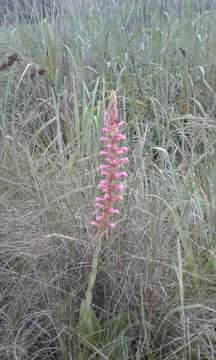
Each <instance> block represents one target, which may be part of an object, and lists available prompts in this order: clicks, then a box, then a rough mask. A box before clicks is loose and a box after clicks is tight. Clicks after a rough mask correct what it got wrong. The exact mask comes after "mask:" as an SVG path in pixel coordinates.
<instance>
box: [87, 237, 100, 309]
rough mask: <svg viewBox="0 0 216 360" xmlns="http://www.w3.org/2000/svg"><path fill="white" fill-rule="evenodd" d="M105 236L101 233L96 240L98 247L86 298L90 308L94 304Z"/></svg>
mask: <svg viewBox="0 0 216 360" xmlns="http://www.w3.org/2000/svg"><path fill="white" fill-rule="evenodd" d="M103 235H104V233H102V234H101V233H100V234H99V235H98V236H97V239H96V247H95V250H94V255H93V259H92V268H91V272H90V274H89V281H88V288H87V291H86V298H85V303H86V305H87V306H88V307H90V306H91V303H92V297H93V288H94V284H95V280H96V276H97V268H98V259H99V255H100V252H101V249H102V242H103Z"/></svg>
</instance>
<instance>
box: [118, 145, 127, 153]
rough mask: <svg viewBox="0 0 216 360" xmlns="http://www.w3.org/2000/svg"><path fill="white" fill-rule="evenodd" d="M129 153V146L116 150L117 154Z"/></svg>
mask: <svg viewBox="0 0 216 360" xmlns="http://www.w3.org/2000/svg"><path fill="white" fill-rule="evenodd" d="M127 151H128V147H127V146H122V147H119V148H118V149H116V152H117V154H124V153H125V152H127Z"/></svg>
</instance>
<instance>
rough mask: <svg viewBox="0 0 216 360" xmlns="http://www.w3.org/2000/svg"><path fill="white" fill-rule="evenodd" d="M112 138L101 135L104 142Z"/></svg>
mask: <svg viewBox="0 0 216 360" xmlns="http://www.w3.org/2000/svg"><path fill="white" fill-rule="evenodd" d="M109 140H110V139H109V138H108V137H106V136H101V137H100V141H103V142H108V141H109Z"/></svg>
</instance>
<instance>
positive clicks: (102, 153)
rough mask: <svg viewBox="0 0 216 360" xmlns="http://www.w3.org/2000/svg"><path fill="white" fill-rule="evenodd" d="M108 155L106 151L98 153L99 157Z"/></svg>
mask: <svg viewBox="0 0 216 360" xmlns="http://www.w3.org/2000/svg"><path fill="white" fill-rule="evenodd" d="M107 154H108V151H106V150H101V151H100V155H102V156H104V155H107Z"/></svg>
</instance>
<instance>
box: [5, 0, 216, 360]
mask: <svg viewBox="0 0 216 360" xmlns="http://www.w3.org/2000/svg"><path fill="white" fill-rule="evenodd" d="M81 5H82V1H80V2H78V5H77V7H72V6H71V7H70V6H69V4H67V5H65V6H66V9H67V12H66V13H64V17H63V16H62V13H60V15H59V16H57V18H55V19H50V20H48V19H47V20H46V21H44V20H41V19H39V18H37V16H38V14H37V13H35V18H37V23H36V24H32V23H31V24H24V23H18V22H17V23H16V26H14V28H13V31H12V32H11V27H10V26H9V25H8V26H6V25H5V26H4V28H2V32H1V35H0V64H1V63H4V62H7V59H8V56H9V55H11V54H12V53H17V54H18V56H19V61H18V62H17V63H16V64H13V65H12V66H11V67H10V68H7V69H3V70H2V71H0V84H1V87H0V203H1V205H0V245H1V246H0V260H1V262H0V288H1V291H0V358H1V359H3V360H17V359H20V360H24V359H32V360H36V359H37V360H41V359H51V360H52V359H53V360H56V359H59V360H60V359H68V360H71V359H75V360H78V359H79V360H81V359H82V360H86V359H111V360H119V359H122V360H123V359H124V360H126V359H131V360H135V359H141V360H156V359H161V360H165V359H172V360H174V359H177V360H178V359H184V360H200V359H203V360H206V359H211V360H213V359H215V357H216V347H215V344H216V332H215V329H216V316H215V314H216V300H215V285H216V277H215V276H216V265H215V264H216V263H215V214H216V212H215V205H216V192H215V190H214V188H215V174H216V172H215V169H216V168H215V143H216V140H215V134H216V131H215V130H216V128H215V114H216V112H215V94H216V92H215V76H216V68H215V62H214V58H215V53H216V44H215V41H214V36H215V20H214V15H215V13H214V12H212V13H210V12H204V11H203V12H202V14H201V15H200V13H197V14H196V16H195V17H193V19H192V20H191V18H190V16H189V14H188V13H187V11H186V10H187V1H185V8H184V9H183V10H185V12H183V13H184V16H183V17H182V18H181V19H180V20H179V19H178V17H177V16H176V17H175V16H174V15H173V13H172V14H171V11H170V12H168V13H167V14H162V15H161V14H159V13H158V12H156V13H154V14H151V15H152V27H145V24H144V23H143V18H141V16H140V14H142V13H143V2H142V1H137V3H136V6H135V2H131V1H124V2H120V3H119V4H117V2H113V3H112V4H111V2H97V1H91V2H90V4H89V9H88V11H87V9H86V8H84V7H82V6H81ZM67 6H68V7H67ZM63 11H64V9H62V12H63ZM171 15H172V16H171ZM182 49H183V51H182ZM47 51H48V57H47ZM184 51H185V52H184ZM41 69H43V70H44V72H43V73H42V74H41V75H40V70H41ZM114 87H115V88H117V94H118V99H119V104H120V106H119V110H120V113H121V116H122V119H124V120H126V123H127V127H126V132H127V135H128V138H129V146H130V154H129V155H130V165H129V167H128V172H129V177H128V182H127V191H126V197H125V200H124V204H122V209H121V214H122V216H121V218H120V219H119V223H118V227H117V229H116V231H114V232H113V234H112V237H111V238H110V239H109V242H108V241H107V242H105V243H104V246H103V252H102V256H101V260H100V263H99V270H98V275H97V280H96V287H95V292H94V299H93V303H94V310H95V312H96V314H97V317H98V319H99V320H100V324H101V326H102V331H103V342H101V343H100V344H98V346H96V347H92V346H86V347H85V351H84V350H83V349H84V345H83V339H82V338H81V337H80V334H79V332H78V328H77V325H78V316H79V310H80V303H81V300H82V299H83V296H84V294H85V291H86V286H87V277H88V274H89V270H90V266H91V260H92V253H93V249H94V235H95V233H94V229H92V227H91V226H90V225H89V220H90V219H91V218H92V212H93V211H94V210H93V209H94V205H93V203H94V197H95V191H96V190H95V189H96V184H97V182H98V175H97V172H96V168H97V164H98V161H99V159H98V155H97V154H98V149H99V146H100V145H99V141H98V138H99V134H100V127H101V125H102V122H103V111H104V109H105V106H106V103H107V96H108V94H109V90H111V89H112V88H114ZM125 314H129V317H130V321H129V323H128V324H127V327H126V328H125V329H123V330H121V333H120V334H117V333H115V332H114V333H113V332H112V334H111V330H110V326H111V325H110V321H111V320H113V319H116V317H117V316H119V317H120V316H124V315H125ZM115 321H116V320H115ZM108 327H109V331H108V332H107V328H108ZM113 327H114V328H115V330H116V329H117V328H118V326H117V323H115V322H114V325H113ZM116 331H117V330H116Z"/></svg>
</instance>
